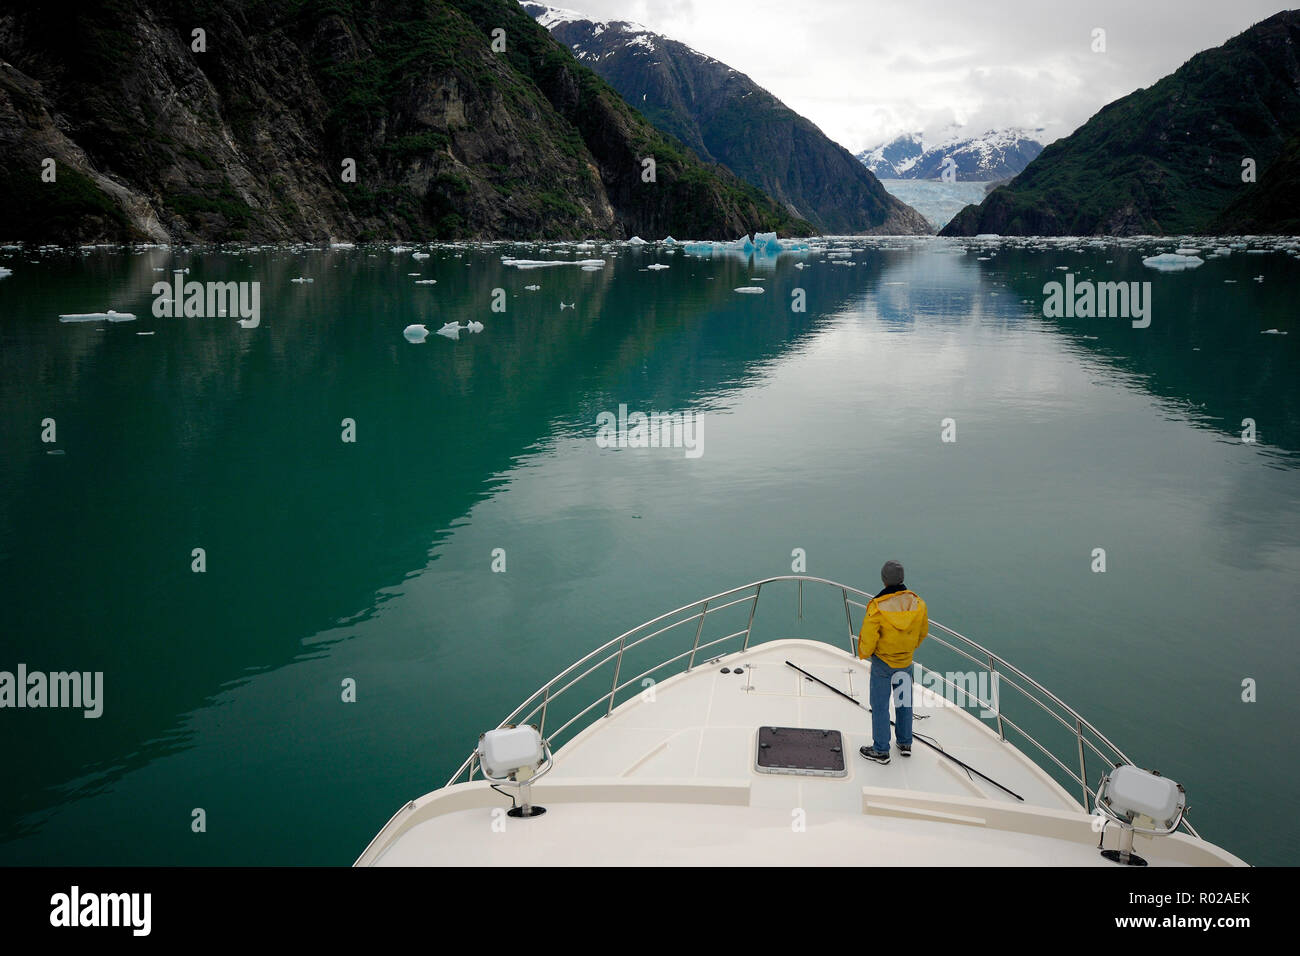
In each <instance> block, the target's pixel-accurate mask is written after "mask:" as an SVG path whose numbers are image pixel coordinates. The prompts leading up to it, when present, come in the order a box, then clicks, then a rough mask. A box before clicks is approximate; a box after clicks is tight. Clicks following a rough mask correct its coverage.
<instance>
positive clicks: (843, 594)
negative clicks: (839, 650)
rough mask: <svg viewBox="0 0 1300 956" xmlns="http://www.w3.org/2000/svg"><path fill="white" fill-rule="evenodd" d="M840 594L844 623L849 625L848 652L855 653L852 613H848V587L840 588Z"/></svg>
mask: <svg viewBox="0 0 1300 956" xmlns="http://www.w3.org/2000/svg"><path fill="white" fill-rule="evenodd" d="M840 596H841V597H843V598H844V623H846V624H847V625H848V626H849V652H850V653H853V654H856V653H857V648H855V647H854V646H853V615H852V614H850V613H849V591H848V588H840Z"/></svg>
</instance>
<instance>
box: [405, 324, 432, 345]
mask: <svg viewBox="0 0 1300 956" xmlns="http://www.w3.org/2000/svg"><path fill="white" fill-rule="evenodd" d="M402 334H403V335H404V336H406V341H408V342H414V343H417V344H418V343H420V342H423V341H424V340H425V339H426V338H427V337H428V335H429V330H428V329H427V328H425V327H424V326H423V325H408V326H407V327H406V328H404V329H402Z"/></svg>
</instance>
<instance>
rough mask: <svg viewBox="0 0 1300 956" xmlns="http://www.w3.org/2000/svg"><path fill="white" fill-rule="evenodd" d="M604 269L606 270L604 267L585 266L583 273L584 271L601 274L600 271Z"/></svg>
mask: <svg viewBox="0 0 1300 956" xmlns="http://www.w3.org/2000/svg"><path fill="white" fill-rule="evenodd" d="M603 268H605V267H604V266H583V267H582V271H583V272H599V271H600V270H601V269H603Z"/></svg>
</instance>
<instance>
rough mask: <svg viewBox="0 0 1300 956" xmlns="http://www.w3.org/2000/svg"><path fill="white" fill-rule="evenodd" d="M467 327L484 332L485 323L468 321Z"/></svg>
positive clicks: (473, 330) (472, 330)
mask: <svg viewBox="0 0 1300 956" xmlns="http://www.w3.org/2000/svg"><path fill="white" fill-rule="evenodd" d="M465 328H467V329H469V330H470V331H471V332H482V331H483V323H482V322H470V323H468V324H467V325H466V326H465Z"/></svg>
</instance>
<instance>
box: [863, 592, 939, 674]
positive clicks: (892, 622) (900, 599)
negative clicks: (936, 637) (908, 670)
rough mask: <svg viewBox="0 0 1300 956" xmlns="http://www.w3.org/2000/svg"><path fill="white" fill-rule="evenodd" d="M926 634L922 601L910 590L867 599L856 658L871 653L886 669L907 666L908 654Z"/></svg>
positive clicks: (910, 653)
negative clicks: (884, 664)
mask: <svg viewBox="0 0 1300 956" xmlns="http://www.w3.org/2000/svg"><path fill="white" fill-rule="evenodd" d="M929 634H930V617H929V615H928V614H927V613H926V610H925V602H924V601H922V600H921V598H920V597H918V596H917V594H916V593H915V592H913V591H908V590H902V591H894V592H893V593H891V594H882V595H880V596H878V597H874V598H872V599H871V601H870V603H869V604H867V613H866V616H865V617H863V619H862V630H860V631H859V632H858V657H860V658H862V659H863V660H866V659H867V658H869V657H871V656H872V655H873V654H874V655H875V656H876V657H879V658H880V659H881V660H882V661H884V662H885V663H886V664H888V665H889V666H890V667H910V666H911V664H912V654H913V653H914V652H915V651H916V649H917V648H918V647H920V646H921V642H922V641H923V640H925V639H926V638H927V637H928V636H929Z"/></svg>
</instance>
